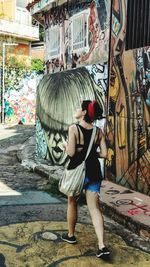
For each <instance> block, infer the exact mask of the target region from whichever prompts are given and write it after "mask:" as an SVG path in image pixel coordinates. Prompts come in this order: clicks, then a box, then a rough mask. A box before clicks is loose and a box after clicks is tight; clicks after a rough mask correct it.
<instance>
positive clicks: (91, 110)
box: [88, 100, 96, 121]
mask: <svg viewBox="0 0 150 267" xmlns="http://www.w3.org/2000/svg"><path fill="white" fill-rule="evenodd" d="M95 102H96V100H94V101H92V102H91V103H89V105H88V115H89V118H90V120H91V121H94V117H95V114H94V104H95Z"/></svg>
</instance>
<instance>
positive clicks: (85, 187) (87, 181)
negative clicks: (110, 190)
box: [83, 177, 101, 193]
mask: <svg viewBox="0 0 150 267" xmlns="http://www.w3.org/2000/svg"><path fill="white" fill-rule="evenodd" d="M100 187H101V181H99V182H96V183H92V184H91V183H90V179H89V178H88V177H85V179H84V184H83V190H88V191H91V192H96V193H99V192H100Z"/></svg>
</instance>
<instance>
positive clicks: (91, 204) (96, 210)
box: [86, 190, 105, 249]
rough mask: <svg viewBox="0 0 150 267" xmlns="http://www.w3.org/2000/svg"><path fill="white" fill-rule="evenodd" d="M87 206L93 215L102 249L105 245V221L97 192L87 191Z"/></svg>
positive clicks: (99, 244)
mask: <svg viewBox="0 0 150 267" xmlns="http://www.w3.org/2000/svg"><path fill="white" fill-rule="evenodd" d="M86 201H87V206H88V209H89V212H90V215H91V219H92V222H93V226H94V229H95V233H96V235H97V239H98V246H99V249H102V248H103V247H104V246H105V245H104V221H103V216H102V213H101V210H100V206H99V196H98V193H96V192H90V191H88V190H87V191H86Z"/></svg>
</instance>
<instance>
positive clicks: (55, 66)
mask: <svg viewBox="0 0 150 267" xmlns="http://www.w3.org/2000/svg"><path fill="white" fill-rule="evenodd" d="M67 5H68V6H67ZM110 6H111V1H106V0H105V1H102V0H99V1H98V0H97V1H77V5H74V2H73V3H72V4H71V3H69V2H67V3H64V4H63V5H61V6H58V7H56V8H52V9H51V10H50V11H49V12H47V13H45V14H44V16H45V29H46V42H47V43H46V46H47V73H49V74H47V75H45V76H44V77H43V79H42V80H41V82H40V84H39V87H38V92H37V133H38V134H37V155H38V156H39V157H43V158H45V159H49V160H50V162H51V163H52V164H59V165H61V164H65V163H66V161H67V158H66V155H65V154H64V152H63V151H62V149H61V142H62V141H63V140H64V139H66V138H67V129H68V126H69V125H70V124H71V123H73V122H74V120H73V118H72V115H73V113H74V110H75V109H76V107H77V106H78V105H79V104H80V102H81V100H82V99H85V98H90V99H94V98H96V99H97V100H98V101H99V103H100V104H101V106H102V108H103V111H104V112H103V115H104V116H106V127H105V126H104V125H103V128H104V130H106V141H107V146H108V158H107V161H106V172H105V173H106V178H107V179H108V180H110V181H113V182H115V183H118V184H120V185H123V186H125V187H127V188H129V189H132V190H135V191H139V192H141V193H144V194H147V195H150V167H149V166H150V48H149V47H144V48H138V49H134V50H128V51H126V50H125V42H126V39H125V37H126V29H127V25H126V18H127V1H124V0H113V1H112V16H111V18H112V21H111V25H112V29H111V35H110V37H111V39H110V42H109V27H110V22H109V17H110ZM82 15H83V16H82ZM78 18H80V19H81V20H80V19H79V20H78ZM86 20H87V21H88V23H86V24H85V21H86ZM76 23H77V24H76ZM73 24H74V26H72V25H73ZM75 25H78V28H79V29H80V30H78V31H77V32H78V33H79V35H78V34H77V35H76V34H75V35H73V32H72V33H71V30H72V29H73V28H72V27H75ZM83 25H84V27H83ZM54 26H56V27H54ZM53 27H54V28H55V36H56V35H57V37H58V38H56V39H55V41H56V42H54V44H53V45H54V46H53V47H52V46H51V47H50V43H49V40H50V39H49V38H50V35H51V34H52V32H51V29H52V28H53ZM54 28H53V29H54ZM58 28H59V30H58ZM87 29H88V38H87V39H86V34H85V35H84V37H85V44H86V45H85V46H84V48H86V50H84V49H82V48H83V47H82V45H81V42H80V41H82V38H79V39H78V37H79V36H83V35H82V34H84V33H85V32H86V30H87ZM59 32H60V35H59V34H58V33H59ZM81 33H82V34H81ZM76 37H77V39H76ZM77 40H78V42H76V41H77ZM87 40H88V41H87ZM58 43H59V44H60V46H59V45H57V44H58ZM77 43H80V45H81V46H80V49H77V47H76V45H77ZM109 43H110V51H109ZM55 47H57V48H58V49H57V51H56V50H55V49H54V50H53V49H52V48H55ZM72 47H74V51H73V50H72ZM49 48H51V52H54V53H56V52H58V57H54V58H53V57H51V56H50V54H48V53H49V52H48V49H49ZM109 54H110V60H109V63H108V59H109V58H108V55H109ZM49 56H50V58H51V59H49V58H48V57H49ZM108 75H109V77H108ZM108 80H109V89H108ZM106 99H107V105H106ZM41 140H42V142H41ZM39 144H40V145H39ZM42 144H43V145H42ZM41 145H42V148H41Z"/></svg>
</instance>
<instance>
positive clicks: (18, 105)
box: [4, 69, 42, 124]
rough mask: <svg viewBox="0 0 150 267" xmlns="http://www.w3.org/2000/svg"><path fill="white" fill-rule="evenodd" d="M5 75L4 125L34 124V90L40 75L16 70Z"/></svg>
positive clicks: (7, 71) (9, 70)
mask: <svg viewBox="0 0 150 267" xmlns="http://www.w3.org/2000/svg"><path fill="white" fill-rule="evenodd" d="M5 73H6V77H5V80H6V81H7V83H6V84H5V90H6V92H5V98H4V105H5V107H4V113H5V123H23V124H29V123H32V124H35V102H36V88H37V84H38V82H39V80H40V79H41V78H42V75H39V74H37V73H36V72H32V73H31V72H27V71H25V70H17V69H7V70H6V72H5Z"/></svg>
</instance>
